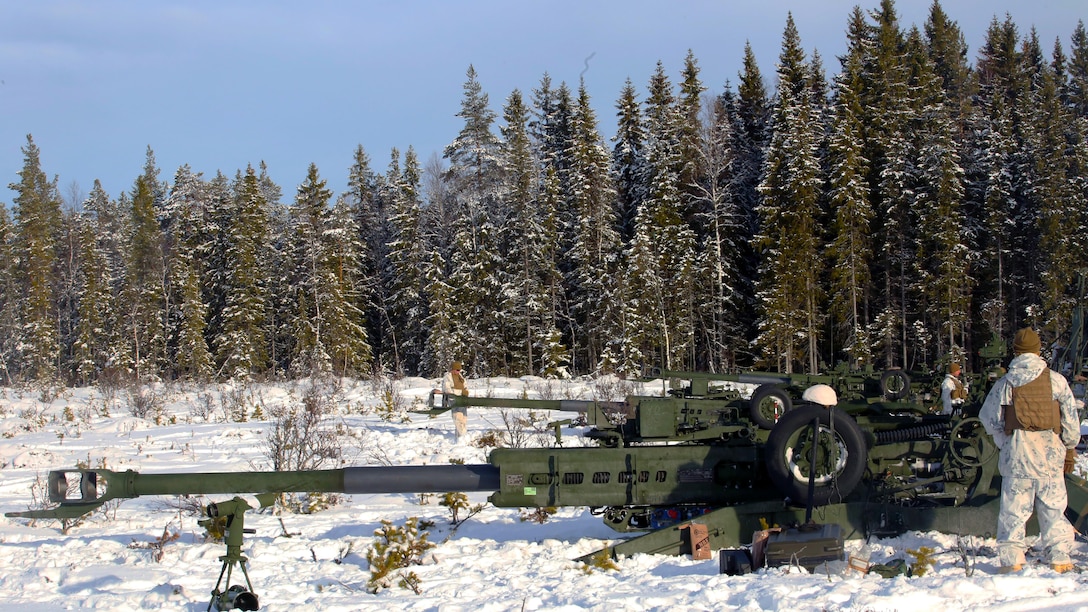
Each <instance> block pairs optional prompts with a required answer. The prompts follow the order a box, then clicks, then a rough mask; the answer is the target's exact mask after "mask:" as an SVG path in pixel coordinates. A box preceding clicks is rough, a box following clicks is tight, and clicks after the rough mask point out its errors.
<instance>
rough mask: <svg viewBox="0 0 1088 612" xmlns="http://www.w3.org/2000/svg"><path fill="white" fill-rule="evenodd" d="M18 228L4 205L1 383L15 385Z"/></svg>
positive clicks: (0, 228) (0, 215)
mask: <svg viewBox="0 0 1088 612" xmlns="http://www.w3.org/2000/svg"><path fill="white" fill-rule="evenodd" d="M14 233H15V231H14V228H13V227H12V223H11V217H10V216H8V209H7V207H6V206H4V204H3V203H0V381H2V382H3V384H4V385H11V384H12V383H13V382H14V378H15V377H16V376H18V374H19V371H18V367H17V362H16V358H17V355H18V350H17V347H18V342H19V329H18V326H19V312H18V307H19V300H18V287H17V284H16V268H15V261H16V258H15V248H14V247H15V239H14Z"/></svg>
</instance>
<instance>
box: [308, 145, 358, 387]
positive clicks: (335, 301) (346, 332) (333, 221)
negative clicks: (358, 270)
mask: <svg viewBox="0 0 1088 612" xmlns="http://www.w3.org/2000/svg"><path fill="white" fill-rule="evenodd" d="M331 197H332V192H331V191H329V189H328V188H327V187H326V182H325V180H324V179H322V178H321V177H320V176H319V174H318V171H317V166H315V165H313V164H310V167H309V169H308V171H307V174H306V179H305V180H304V181H303V182H302V184H301V185H299V187H298V194H297V195H296V196H295V202H294V204H293V205H292V207H291V210H290V219H291V230H290V232H291V234H290V235H291V239H290V243H291V255H292V270H293V274H292V279H293V282H292V285H291V286H292V289H293V292H294V293H293V295H294V305H295V310H294V315H293V319H292V322H291V326H292V328H293V330H294V338H295V343H294V346H293V347H292V353H291V355H292V357H291V359H292V361H291V366H290V367H291V369H292V370H293V371H294V372H295V373H297V374H301V375H308V376H320V375H325V374H331V373H333V372H336V373H339V374H345V373H349V372H355V371H358V370H359V368H361V367H365V366H366V365H368V362H369V358H370V355H369V345H367V344H366V330H365V329H364V328H363V327H362V324H361V322H362V320H361V313H359V312H358V311H357V310H356V309H353V308H352V306H351V303H350V301H349V299H348V298H347V296H345V291H344V285H343V284H342V278H341V277H340V272H341V271H342V268H341V266H342V265H351V264H358V262H357V261H352V260H351V259H350V257H348V255H347V253H346V251H345V249H344V243H343V241H344V240H345V239H346V238H345V237H346V236H348V235H351V234H353V233H354V232H356V231H357V230H356V229H355V228H354V226H353V224H351V223H350V220H349V219H350V216H349V214H348V211H347V207H345V206H343V205H342V204H341V205H339V206H338V207H337V208H336V209H330V207H329V199H330V198H331Z"/></svg>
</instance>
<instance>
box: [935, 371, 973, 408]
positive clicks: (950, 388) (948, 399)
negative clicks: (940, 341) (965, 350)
mask: <svg viewBox="0 0 1088 612" xmlns="http://www.w3.org/2000/svg"><path fill="white" fill-rule="evenodd" d="M965 399H967V387H966V386H965V385H964V384H963V381H961V380H960V364H958V363H953V364H951V365H949V366H948V373H947V374H945V375H944V380H943V381H941V406H942V410H941V414H946V415H951V414H952V410H953V409H954V408H955V407H956V406H961V405H963V400H965Z"/></svg>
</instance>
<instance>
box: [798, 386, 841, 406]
mask: <svg viewBox="0 0 1088 612" xmlns="http://www.w3.org/2000/svg"><path fill="white" fill-rule="evenodd" d="M801 399H803V400H805V401H806V402H812V403H813V404H820V405H821V406H827V407H828V408H830V407H831V406H834V405H835V404H838V403H839V396H838V395H836V394H835V390H834V389H832V388H831V387H829V386H828V385H812V386H811V387H809V388H808V389H805V392H804V393H802V394H801Z"/></svg>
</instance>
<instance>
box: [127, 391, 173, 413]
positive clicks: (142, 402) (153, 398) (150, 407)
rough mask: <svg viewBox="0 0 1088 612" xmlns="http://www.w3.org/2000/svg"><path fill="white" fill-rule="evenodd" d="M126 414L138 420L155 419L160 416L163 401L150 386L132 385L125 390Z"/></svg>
mask: <svg viewBox="0 0 1088 612" xmlns="http://www.w3.org/2000/svg"><path fill="white" fill-rule="evenodd" d="M125 394H126V396H127V399H128V412H129V414H131V415H132V416H134V417H136V418H138V419H146V418H157V417H159V416H160V415H161V414H162V411H163V406H164V404H165V399H164V398H163V396H162V394H161V393H159V392H158V391H157V390H156V389H155V387H154V386H152V385H132V386H130V387H128V388H127V389H126V390H125Z"/></svg>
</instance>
